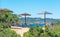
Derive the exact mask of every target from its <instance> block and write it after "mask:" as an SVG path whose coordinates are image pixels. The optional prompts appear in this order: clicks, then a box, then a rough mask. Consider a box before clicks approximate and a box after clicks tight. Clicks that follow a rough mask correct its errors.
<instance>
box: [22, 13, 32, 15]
mask: <svg viewBox="0 0 60 37" xmlns="http://www.w3.org/2000/svg"><path fill="white" fill-rule="evenodd" d="M21 15H22V16H31V15H30V14H28V13H23V14H21Z"/></svg>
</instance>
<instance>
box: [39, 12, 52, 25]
mask: <svg viewBox="0 0 60 37" xmlns="http://www.w3.org/2000/svg"><path fill="white" fill-rule="evenodd" d="M38 14H42V15H44V24H45V25H46V15H47V14H52V13H49V12H47V11H45V12H41V13H38Z"/></svg>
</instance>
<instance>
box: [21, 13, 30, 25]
mask: <svg viewBox="0 0 60 37" xmlns="http://www.w3.org/2000/svg"><path fill="white" fill-rule="evenodd" d="M21 15H22V16H25V25H27V24H26V16H31V15H30V14H28V13H23V14H21Z"/></svg>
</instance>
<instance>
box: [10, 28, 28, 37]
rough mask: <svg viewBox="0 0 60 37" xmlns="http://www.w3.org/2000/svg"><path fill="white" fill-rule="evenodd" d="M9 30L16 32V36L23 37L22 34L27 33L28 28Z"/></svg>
mask: <svg viewBox="0 0 60 37" xmlns="http://www.w3.org/2000/svg"><path fill="white" fill-rule="evenodd" d="M11 30H14V31H16V33H17V34H19V35H21V37H23V34H24V33H25V32H27V31H29V28H11Z"/></svg>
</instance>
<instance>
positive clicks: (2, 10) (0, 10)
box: [0, 9, 13, 12]
mask: <svg viewBox="0 0 60 37" xmlns="http://www.w3.org/2000/svg"><path fill="white" fill-rule="evenodd" d="M4 11H6V12H13V11H11V10H9V9H0V12H4Z"/></svg>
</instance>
